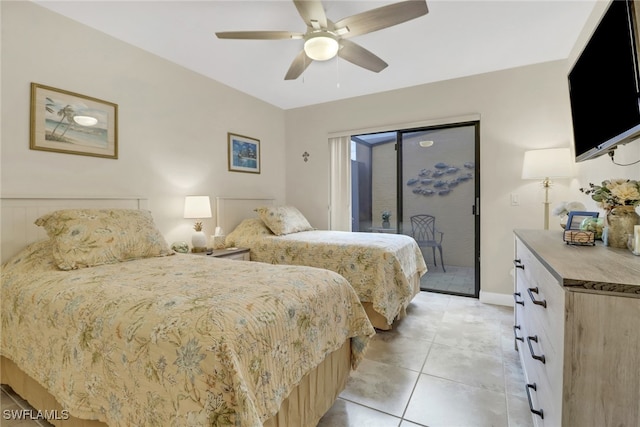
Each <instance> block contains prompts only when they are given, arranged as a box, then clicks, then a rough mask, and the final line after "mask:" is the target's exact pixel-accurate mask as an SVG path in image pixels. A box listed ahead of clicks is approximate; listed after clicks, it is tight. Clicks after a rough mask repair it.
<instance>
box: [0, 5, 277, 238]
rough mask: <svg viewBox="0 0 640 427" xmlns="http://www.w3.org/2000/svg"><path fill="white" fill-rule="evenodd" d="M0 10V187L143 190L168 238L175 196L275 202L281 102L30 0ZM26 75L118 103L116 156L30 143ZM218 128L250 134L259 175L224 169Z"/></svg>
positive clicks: (179, 231)
mask: <svg viewBox="0 0 640 427" xmlns="http://www.w3.org/2000/svg"><path fill="white" fill-rule="evenodd" d="M1 7H2V76H1V78H2V132H1V137H2V147H1V150H2V151H1V152H2V160H1V167H2V171H1V179H2V181H1V189H2V194H3V195H51V196H60V195H63V196H83V195H96V196H107V195H109V196H125V195H137V196H144V197H148V198H149V207H150V209H151V210H152V212H153V215H154V217H155V218H156V222H157V223H158V226H159V227H160V229H161V231H162V232H163V233H164V234H165V236H166V238H167V240H168V241H169V243H171V242H173V241H177V240H190V236H191V232H192V230H191V226H192V221H191V220H185V219H182V209H183V202H184V196H185V195H189V194H198V195H209V196H211V197H212V205H214V203H215V199H214V197H215V196H230V195H243V196H256V195H260V196H265V195H267V196H271V197H275V198H277V199H279V200H281V201H283V200H284V195H285V190H284V188H285V172H284V170H285V165H286V163H285V155H284V154H285V151H284V149H285V145H284V112H283V111H282V110H281V109H279V108H276V107H274V106H272V105H269V104H267V103H264V102H262V101H259V100H257V99H255V98H253V97H250V96H248V95H246V94H243V93H241V92H238V91H236V90H233V89H231V88H229V87H227V86H224V85H222V84H220V83H218V82H215V81H213V80H211V79H208V78H205V77H203V76H201V75H199V74H196V73H193V72H191V71H188V70H186V69H184V68H182V67H179V66H177V65H175V64H172V63H170V62H168V61H166V60H164V59H161V58H159V57H157V56H154V55H152V54H149V53H147V52H144V51H142V50H140V49H138V48H135V47H133V46H131V45H128V44H126V43H123V42H121V41H119V40H116V39H114V38H111V37H109V36H107V35H105V34H102V33H100V32H97V31H95V30H92V29H90V28H88V27H85V26H83V25H80V24H78V23H77V22H75V21H72V20H69V19H67V18H64V17H62V16H60V15H57V14H55V13H53V12H51V11H48V10H47V9H44V8H42V7H39V6H37V5H35V4H33V3H31V2H13V1H9V2H1ZM221 66H223V65H221ZM31 82H36V83H40V84H43V85H48V86H53V87H56V88H60V89H64V90H68V91H72V92H76V93H80V94H83V95H88V96H92V97H96V98H99V99H104V100H107V101H110V102H114V103H116V104H118V106H119V158H118V159H117V160H112V159H102V158H96V157H86V156H77V155H69V154H59V153H49V152H44V151H34V150H30V149H29V87H30V83H31ZM227 132H234V133H239V134H241V135H248V136H251V137H254V138H258V139H260V142H261V148H262V150H261V155H262V173H261V174H260V175H257V174H247V173H237V172H229V171H228V170H227ZM212 208H214V206H212ZM214 225H215V218H214V219H211V220H210V221H207V222H205V227H207V228H208V231H212V230H213V226H214ZM205 231H207V230H205ZM229 231H230V230H229Z"/></svg>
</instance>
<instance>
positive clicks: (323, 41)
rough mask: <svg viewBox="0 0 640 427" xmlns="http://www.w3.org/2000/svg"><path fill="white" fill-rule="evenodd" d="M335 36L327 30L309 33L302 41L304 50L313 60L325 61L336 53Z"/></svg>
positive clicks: (336, 43)
mask: <svg viewBox="0 0 640 427" xmlns="http://www.w3.org/2000/svg"><path fill="white" fill-rule="evenodd" d="M339 48H340V45H339V44H338V40H337V38H336V37H335V36H334V35H333V34H331V33H328V32H318V33H311V34H309V36H308V37H307V39H306V40H305V42H304V52H305V53H306V54H307V56H308V57H309V58H311V59H313V60H314V61H326V60H328V59H331V58H333V57H334V56H336V54H337V53H338V49H339Z"/></svg>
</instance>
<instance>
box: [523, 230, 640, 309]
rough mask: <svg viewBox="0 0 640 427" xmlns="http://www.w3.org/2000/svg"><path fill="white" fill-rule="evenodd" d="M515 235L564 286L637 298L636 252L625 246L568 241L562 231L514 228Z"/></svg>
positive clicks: (639, 280)
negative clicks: (615, 246)
mask: <svg viewBox="0 0 640 427" xmlns="http://www.w3.org/2000/svg"><path fill="white" fill-rule="evenodd" d="M514 232H515V234H516V236H517V237H518V238H519V239H520V240H521V241H522V243H523V244H524V245H525V246H526V247H527V248H529V250H531V252H532V253H533V255H534V256H535V257H536V258H537V259H538V260H539V261H540V262H541V263H542V264H543V265H544V266H545V267H547V268H548V269H549V271H550V272H551V274H553V276H554V277H556V278H557V279H558V281H559V282H560V283H561V284H562V285H563V286H564V287H565V288H566V289H567V290H576V291H587V292H598V293H600V292H605V293H621V294H626V295H628V296H635V297H639V298H640V256H635V255H633V254H632V253H631V251H629V250H627V249H617V248H611V247H608V246H604V245H603V244H602V242H601V241H596V245H595V246H574V245H568V244H566V243H565V242H564V241H563V240H562V231H550V230H515V231H514Z"/></svg>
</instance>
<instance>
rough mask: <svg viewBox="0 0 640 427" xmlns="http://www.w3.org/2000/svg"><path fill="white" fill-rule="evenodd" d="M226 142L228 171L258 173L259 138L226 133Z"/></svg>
mask: <svg viewBox="0 0 640 427" xmlns="http://www.w3.org/2000/svg"><path fill="white" fill-rule="evenodd" d="M227 144H228V148H227V150H228V157H229V170H230V171H232V172H248V173H260V140H258V139H255V138H250V137H248V136H242V135H237V134H235V133H228V134H227Z"/></svg>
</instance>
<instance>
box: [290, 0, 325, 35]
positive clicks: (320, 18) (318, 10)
mask: <svg viewBox="0 0 640 427" xmlns="http://www.w3.org/2000/svg"><path fill="white" fill-rule="evenodd" d="M293 3H294V4H295V5H296V9H298V13H299V14H300V16H301V17H302V19H303V20H304V22H305V23H306V24H307V25H308V26H309V27H312V28H314V29H316V30H318V29H320V28H327V15H326V14H325V13H324V7H322V2H321V1H320V0H293ZM314 21H315V22H316V23H317V24H316V25H319V26H320V28H316V27H314Z"/></svg>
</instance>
